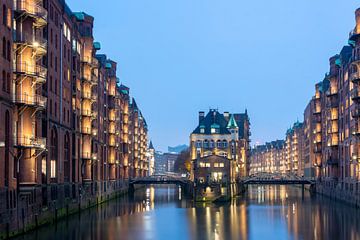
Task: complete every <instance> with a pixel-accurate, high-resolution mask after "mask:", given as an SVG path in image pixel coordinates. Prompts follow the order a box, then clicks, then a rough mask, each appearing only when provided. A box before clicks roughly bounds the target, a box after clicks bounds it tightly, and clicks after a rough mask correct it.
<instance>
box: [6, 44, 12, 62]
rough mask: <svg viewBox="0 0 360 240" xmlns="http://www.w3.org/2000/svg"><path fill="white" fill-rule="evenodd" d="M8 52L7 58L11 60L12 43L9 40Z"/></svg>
mask: <svg viewBox="0 0 360 240" xmlns="http://www.w3.org/2000/svg"><path fill="white" fill-rule="evenodd" d="M6 45H7V52H6V59H7V60H8V61H10V58H11V45H10V41H7V44H6Z"/></svg>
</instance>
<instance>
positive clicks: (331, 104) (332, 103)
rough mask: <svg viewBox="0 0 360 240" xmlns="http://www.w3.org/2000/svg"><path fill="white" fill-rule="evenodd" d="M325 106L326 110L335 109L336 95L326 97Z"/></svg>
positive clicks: (337, 103) (337, 100)
mask: <svg viewBox="0 0 360 240" xmlns="http://www.w3.org/2000/svg"><path fill="white" fill-rule="evenodd" d="M327 96H328V98H327V101H326V106H327V107H328V108H337V107H338V106H339V98H338V94H332V95H327Z"/></svg>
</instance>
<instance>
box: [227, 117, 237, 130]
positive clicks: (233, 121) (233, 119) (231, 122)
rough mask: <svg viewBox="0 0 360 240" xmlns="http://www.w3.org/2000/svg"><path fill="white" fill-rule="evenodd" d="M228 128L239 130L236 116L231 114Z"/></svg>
mask: <svg viewBox="0 0 360 240" xmlns="http://www.w3.org/2000/svg"><path fill="white" fill-rule="evenodd" d="M226 127H227V128H238V125H237V123H236V121H235V118H234V114H231V117H230V120H229V122H228V124H227V126H226Z"/></svg>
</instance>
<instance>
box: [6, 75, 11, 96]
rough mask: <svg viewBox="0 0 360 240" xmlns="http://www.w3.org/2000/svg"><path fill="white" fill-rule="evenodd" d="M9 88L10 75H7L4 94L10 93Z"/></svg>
mask: <svg viewBox="0 0 360 240" xmlns="http://www.w3.org/2000/svg"><path fill="white" fill-rule="evenodd" d="M10 86H11V79H10V73H8V74H7V77H6V92H8V93H10Z"/></svg>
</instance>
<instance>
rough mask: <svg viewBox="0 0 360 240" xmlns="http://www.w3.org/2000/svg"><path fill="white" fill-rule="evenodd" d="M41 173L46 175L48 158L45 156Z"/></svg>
mask: <svg viewBox="0 0 360 240" xmlns="http://www.w3.org/2000/svg"><path fill="white" fill-rule="evenodd" d="M41 173H42V174H44V175H46V159H45V158H43V159H42V160H41Z"/></svg>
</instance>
